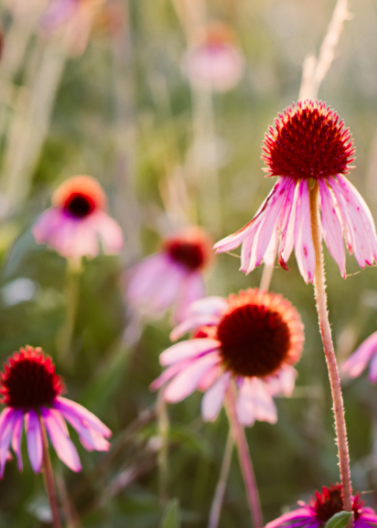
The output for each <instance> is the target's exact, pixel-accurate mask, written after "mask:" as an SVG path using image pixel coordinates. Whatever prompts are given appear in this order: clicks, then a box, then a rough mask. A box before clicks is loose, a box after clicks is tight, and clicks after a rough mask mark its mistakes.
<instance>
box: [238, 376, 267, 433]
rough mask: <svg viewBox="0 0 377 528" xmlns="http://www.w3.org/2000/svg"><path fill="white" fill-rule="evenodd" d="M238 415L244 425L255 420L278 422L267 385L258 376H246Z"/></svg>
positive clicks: (242, 386)
mask: <svg viewBox="0 0 377 528" xmlns="http://www.w3.org/2000/svg"><path fill="white" fill-rule="evenodd" d="M236 411H237V417H238V419H239V421H240V423H241V424H242V425H253V423H254V421H255V420H260V421H264V422H270V423H276V421H277V412H276V407H275V404H274V401H273V399H272V396H271V394H270V393H269V391H268V388H267V385H266V384H265V383H264V382H263V381H261V380H260V379H258V378H255V377H254V378H245V379H244V382H243V384H242V385H241V387H240V389H239V395H238V399H237V403H236Z"/></svg>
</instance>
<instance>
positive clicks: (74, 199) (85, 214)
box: [32, 176, 123, 259]
mask: <svg viewBox="0 0 377 528" xmlns="http://www.w3.org/2000/svg"><path fill="white" fill-rule="evenodd" d="M52 202H53V207H51V208H50V209H47V211H45V212H44V213H42V214H41V215H40V217H39V218H38V220H37V221H36V223H35V224H34V226H33V229H32V231H33V235H34V238H35V240H36V241H37V242H38V243H39V244H47V245H48V246H51V247H53V248H54V249H56V251H58V252H59V253H60V254H61V255H63V257H66V258H69V259H77V258H81V257H83V256H86V257H90V258H93V257H95V256H96V255H98V253H99V251H100V245H101V247H102V249H103V252H104V253H105V254H116V253H119V251H121V249H122V247H123V234H122V230H121V228H120V226H119V225H118V224H117V223H116V222H115V220H113V219H112V218H110V216H108V215H107V214H106V196H105V193H104V192H103V190H102V187H101V186H100V185H99V183H98V182H97V181H96V180H95V179H94V178H91V177H90V176H73V177H72V178H69V179H68V180H66V181H65V182H64V183H62V184H61V185H60V186H59V187H58V189H57V190H56V191H55V193H54V195H53V197H52Z"/></svg>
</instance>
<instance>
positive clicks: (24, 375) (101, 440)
mask: <svg viewBox="0 0 377 528" xmlns="http://www.w3.org/2000/svg"><path fill="white" fill-rule="evenodd" d="M63 392H64V383H63V381H62V379H61V378H60V377H59V376H58V375H57V374H56V373H55V367H54V365H53V363H52V361H51V358H50V357H49V356H45V355H44V353H43V351H42V350H41V349H40V348H33V347H30V346H27V347H26V348H25V349H23V348H21V349H20V352H19V353H18V352H16V353H14V354H13V356H12V357H11V358H10V359H9V361H8V363H7V364H5V365H4V371H3V372H2V373H1V380H0V393H1V394H2V396H3V400H2V403H3V404H4V405H5V406H6V408H5V409H4V410H3V411H2V413H1V415H0V446H1V447H0V476H1V477H2V476H3V474H4V467H5V463H6V461H7V459H8V458H10V456H9V448H10V445H11V446H12V449H13V451H14V453H15V454H16V456H17V459H18V468H19V470H20V471H22V456H21V438H22V429H23V423H24V421H25V430H26V437H27V449H28V454H29V459H30V463H31V466H32V468H33V470H34V471H35V472H39V471H40V469H41V466H42V455H43V446H42V425H41V423H43V426H44V427H45V428H46V430H47V433H48V435H49V437H50V440H51V443H52V445H53V446H54V448H55V451H56V453H57V455H58V457H59V458H60V459H61V460H62V461H63V462H64V464H66V465H67V466H68V467H69V468H70V469H72V470H73V471H80V470H81V463H80V459H79V456H78V454H77V451H76V448H75V446H74V445H73V443H72V441H71V440H70V438H69V433H68V429H67V425H66V422H65V420H67V422H68V423H70V424H71V425H72V427H73V428H74V429H76V431H77V432H78V434H79V437H80V441H81V443H82V445H83V446H84V447H85V449H87V450H88V451H93V450H97V451H107V450H108V449H109V447H110V444H109V442H108V441H107V440H106V438H109V437H110V436H111V431H110V429H108V428H107V427H106V425H104V424H103V423H102V422H101V421H100V420H99V419H98V418H97V417H96V416H94V414H92V413H91V412H89V411H88V410H87V409H85V408H84V407H82V406H81V405H79V404H78V403H75V402H73V401H71V400H68V399H67V398H63V397H62V396H61V394H62V393H63Z"/></svg>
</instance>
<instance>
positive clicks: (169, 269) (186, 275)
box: [126, 227, 212, 322]
mask: <svg viewBox="0 0 377 528" xmlns="http://www.w3.org/2000/svg"><path fill="white" fill-rule="evenodd" d="M211 246H212V242H211V239H210V238H209V236H208V234H207V233H206V232H205V231H204V230H203V229H200V228H199V227H188V228H185V229H183V230H182V231H180V232H177V233H176V234H175V235H173V236H171V237H169V238H166V239H165V240H164V242H163V244H162V248H161V251H160V252H159V253H156V254H154V255H151V256H150V257H147V258H146V259H144V260H143V261H141V262H140V263H138V264H137V265H135V266H134V268H133V269H132V270H131V271H130V272H129V274H128V275H127V277H126V282H127V286H126V288H127V289H126V300H127V302H128V303H129V304H130V306H132V307H133V308H134V309H136V310H138V311H139V312H141V313H142V314H143V315H146V316H147V317H150V318H154V317H158V316H160V315H162V314H163V313H164V312H165V311H166V309H167V308H169V307H172V306H173V307H174V320H175V321H176V322H179V321H181V320H182V319H183V318H184V317H185V314H186V312H187V309H188V307H189V306H190V304H191V303H192V302H193V301H195V300H197V299H200V298H202V297H204V295H205V286H204V281H203V274H202V272H203V269H205V268H206V267H207V266H208V265H209V263H210V261H211V259H212V251H211Z"/></svg>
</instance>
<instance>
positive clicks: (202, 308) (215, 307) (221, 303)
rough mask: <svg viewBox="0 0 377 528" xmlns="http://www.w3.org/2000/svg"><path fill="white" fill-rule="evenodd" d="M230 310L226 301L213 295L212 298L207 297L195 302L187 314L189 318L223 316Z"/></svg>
mask: <svg viewBox="0 0 377 528" xmlns="http://www.w3.org/2000/svg"><path fill="white" fill-rule="evenodd" d="M227 308H228V303H227V301H226V299H223V298H222V297H218V296H216V295H212V296H211V297H205V298H204V299H199V300H198V301H194V302H193V303H192V304H191V305H190V308H189V309H188V312H187V317H195V316H199V315H217V316H218V317H219V316H220V315H222V314H223V313H224V312H225V310H226V309H227Z"/></svg>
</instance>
